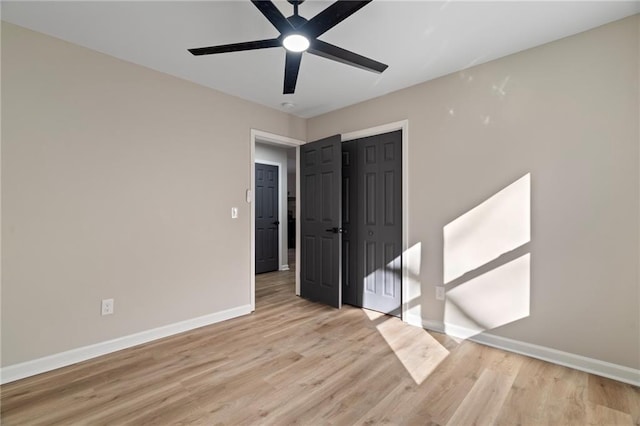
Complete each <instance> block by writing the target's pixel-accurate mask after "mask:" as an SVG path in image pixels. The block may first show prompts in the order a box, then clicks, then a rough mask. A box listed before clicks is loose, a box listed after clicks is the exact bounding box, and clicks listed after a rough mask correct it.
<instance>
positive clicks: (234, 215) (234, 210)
mask: <svg viewBox="0 0 640 426" xmlns="http://www.w3.org/2000/svg"><path fill="white" fill-rule="evenodd" d="M237 218H238V208H237V207H231V219H237Z"/></svg>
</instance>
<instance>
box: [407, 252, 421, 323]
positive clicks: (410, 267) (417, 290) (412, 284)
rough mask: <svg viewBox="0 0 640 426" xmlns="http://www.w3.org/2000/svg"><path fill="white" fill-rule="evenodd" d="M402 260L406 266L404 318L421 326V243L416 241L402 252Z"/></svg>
mask: <svg viewBox="0 0 640 426" xmlns="http://www.w3.org/2000/svg"><path fill="white" fill-rule="evenodd" d="M403 261H404V262H406V266H407V283H406V286H405V289H406V291H407V294H405V295H404V297H403V299H404V300H405V302H404V303H405V315H406V317H405V320H406V321H407V323H409V324H411V325H415V326H417V327H422V305H421V303H420V297H421V296H422V283H421V282H420V268H421V266H422V243H421V242H419V243H416V244H414V245H413V246H411V247H410V248H409V249H407V250H406V251H405V252H404V254H403Z"/></svg>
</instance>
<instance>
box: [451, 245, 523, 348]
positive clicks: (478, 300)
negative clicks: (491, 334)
mask: <svg viewBox="0 0 640 426" xmlns="http://www.w3.org/2000/svg"><path fill="white" fill-rule="evenodd" d="M529 276H530V255H529V253H527V254H525V255H523V256H521V257H519V258H517V259H515V260H512V261H510V262H508V263H506V264H504V265H502V266H499V267H497V268H495V269H493V270H491V271H489V272H486V273H484V274H482V275H480V276H478V277H476V278H473V279H471V280H469V281H467V282H465V283H463V284H460V285H459V286H457V287H455V288H453V289H452V290H449V291H448V292H447V298H446V301H445V311H444V312H445V313H444V326H445V332H446V333H447V334H452V335H454V336H456V337H460V338H463V339H466V338H468V337H471V336H474V335H476V334H478V333H481V332H483V331H485V330H491V329H493V328H496V327H499V326H501V325H504V324H508V323H510V322H513V321H516V320H518V319H521V318H526V317H528V316H529V286H530V282H529Z"/></svg>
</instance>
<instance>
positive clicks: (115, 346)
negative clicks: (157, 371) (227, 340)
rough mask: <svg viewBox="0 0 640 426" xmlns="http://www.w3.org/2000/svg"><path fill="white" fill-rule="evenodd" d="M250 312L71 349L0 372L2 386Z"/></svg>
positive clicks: (227, 312) (231, 311) (225, 313)
mask: <svg viewBox="0 0 640 426" xmlns="http://www.w3.org/2000/svg"><path fill="white" fill-rule="evenodd" d="M249 313H251V306H250V305H244V306H238V307H236V308H231V309H227V310H224V311H220V312H214V313H212V314H208V315H203V316H201V317H197V318H192V319H189V320H185V321H180V322H177V323H173V324H168V325H165V326H162V327H157V328H154V329H151V330H146V331H142V332H139V333H135V334H130V335H128V336H123V337H118V338H116V339H112V340H107V341H105V342H100V343H96V344H93V345H88V346H83V347H81V348H76V349H71V350H69V351H65V352H60V353H57V354H53V355H49V356H45V357H42V358H38V359H34V360H31V361H27V362H22V363H19V364H14V365H9V366H7V367H4V368H2V369H0V384H5V383H10V382H13V381H15V380H19V379H23V378H25V377H30V376H34V375H36V374H40V373H45V372H47V371H51V370H55V369H57V368H61V367H66V366H67V365H71V364H76V363H78V362H82V361H86V360H88V359H91V358H96V357H99V356H101V355H106V354H109V353H111V352H115V351H119V350H122V349H127V348H130V347H133V346H137V345H140V344H142V343H147V342H150V341H152V340H157V339H162V338H164V337H168V336H172V335H174V334H178V333H183V332H185V331H189V330H193V329H195V328H200V327H204V326H206V325H211V324H215V323H217V322H220V321H226V320H228V319H231V318H236V317H239V316H242V315H247V314H249Z"/></svg>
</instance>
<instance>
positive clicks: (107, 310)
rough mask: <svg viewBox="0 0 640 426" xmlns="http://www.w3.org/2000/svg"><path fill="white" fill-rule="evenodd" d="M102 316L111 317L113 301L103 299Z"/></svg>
mask: <svg viewBox="0 0 640 426" xmlns="http://www.w3.org/2000/svg"><path fill="white" fill-rule="evenodd" d="M101 313H102V315H111V314H113V299H103V300H102V310H101Z"/></svg>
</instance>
